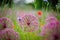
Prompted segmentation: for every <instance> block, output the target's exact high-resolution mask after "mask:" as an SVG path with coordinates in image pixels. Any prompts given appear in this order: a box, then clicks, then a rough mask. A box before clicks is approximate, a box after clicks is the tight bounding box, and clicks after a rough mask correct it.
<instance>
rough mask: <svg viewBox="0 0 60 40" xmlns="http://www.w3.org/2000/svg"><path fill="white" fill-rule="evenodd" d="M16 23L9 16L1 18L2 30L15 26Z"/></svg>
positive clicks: (0, 26)
mask: <svg viewBox="0 0 60 40" xmlns="http://www.w3.org/2000/svg"><path fill="white" fill-rule="evenodd" d="M13 27H14V25H13V23H12V21H11V20H10V19H9V18H6V17H2V18H0V30H1V29H4V28H13Z"/></svg>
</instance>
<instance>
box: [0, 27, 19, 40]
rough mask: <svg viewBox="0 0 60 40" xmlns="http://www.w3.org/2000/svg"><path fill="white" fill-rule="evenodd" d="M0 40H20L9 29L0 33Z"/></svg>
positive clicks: (17, 35)
mask: <svg viewBox="0 0 60 40" xmlns="http://www.w3.org/2000/svg"><path fill="white" fill-rule="evenodd" d="M0 40H20V38H19V34H18V33H17V32H15V31H14V30H13V29H11V28H6V29H4V30H1V31H0Z"/></svg>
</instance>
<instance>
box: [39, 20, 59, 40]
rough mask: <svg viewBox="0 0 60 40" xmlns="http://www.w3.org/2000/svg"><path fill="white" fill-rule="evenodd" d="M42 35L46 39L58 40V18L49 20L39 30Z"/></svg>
mask: <svg viewBox="0 0 60 40" xmlns="http://www.w3.org/2000/svg"><path fill="white" fill-rule="evenodd" d="M40 35H42V36H46V39H48V40H60V23H59V21H58V20H54V21H53V20H51V22H48V23H47V24H46V25H45V26H44V27H43V28H42V31H41V34H40Z"/></svg>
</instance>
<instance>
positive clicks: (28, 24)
mask: <svg viewBox="0 0 60 40" xmlns="http://www.w3.org/2000/svg"><path fill="white" fill-rule="evenodd" d="M20 18H21V20H20V19H19V20H20V21H19V23H20V25H21V28H22V29H23V30H24V31H28V32H33V31H37V30H38V19H37V18H36V17H35V16H34V15H33V14H25V15H23V16H22V17H20Z"/></svg>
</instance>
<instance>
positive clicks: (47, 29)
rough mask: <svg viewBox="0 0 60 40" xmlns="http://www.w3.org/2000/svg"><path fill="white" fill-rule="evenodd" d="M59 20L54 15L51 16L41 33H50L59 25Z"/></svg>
mask: <svg viewBox="0 0 60 40" xmlns="http://www.w3.org/2000/svg"><path fill="white" fill-rule="evenodd" d="M58 23H59V22H58V20H57V19H56V18H54V17H51V18H49V19H48V20H47V21H46V24H45V26H44V27H43V28H42V32H41V35H46V34H47V32H48V33H49V32H50V31H51V30H52V29H54V28H56V27H57V25H58Z"/></svg>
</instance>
